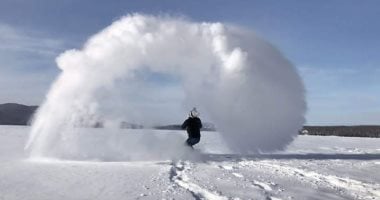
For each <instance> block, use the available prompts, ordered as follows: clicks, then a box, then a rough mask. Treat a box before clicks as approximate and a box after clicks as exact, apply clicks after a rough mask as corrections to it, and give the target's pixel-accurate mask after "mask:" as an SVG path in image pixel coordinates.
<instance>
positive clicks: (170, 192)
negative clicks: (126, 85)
mask: <svg viewBox="0 0 380 200" xmlns="http://www.w3.org/2000/svg"><path fill="white" fill-rule="evenodd" d="M97 131H98V132H101V131H102V129H98V130H97ZM120 132H121V133H120V134H119V137H122V138H121V139H120V140H121V141H123V140H132V141H133V138H135V137H137V136H138V135H140V134H153V135H155V136H154V137H161V136H162V135H173V136H176V137H178V136H179V137H183V139H185V134H184V133H183V132H176V131H163V130H162V131H152V130H151V131H147V132H148V133H144V131H141V130H136V131H133V130H120ZM28 133H29V127H17V126H1V127H0V199H1V200H3V199H4V200H13V199H33V200H34V199H36V200H37V199H38V200H56V199H64V200H70V199H78V200H79V199H81V200H83V199H88V200H93V199H104V200H106V199H107V200H112V199H117V200H121V199H273V200H274V199H380V170H379V167H380V139H373V138H341V137H320V136H299V137H298V138H297V139H296V140H295V142H294V143H293V144H292V145H290V146H289V147H288V149H287V150H286V151H283V152H278V153H273V154H264V155H263V154H262V155H245V156H244V155H238V154H234V153H231V151H229V150H228V148H227V147H226V146H225V145H223V141H222V140H221V138H220V137H219V134H218V133H215V132H203V135H202V136H203V137H202V140H201V143H200V144H199V145H197V146H196V150H195V151H194V152H193V154H192V155H184V156H183V158H182V159H181V158H177V159H162V160H159V159H158V160H147V159H145V160H140V161H138V160H133V161H131V160H128V159H125V160H107V161H99V160H98V161H96V160H93V161H62V160H40V161H33V160H28V158H27V155H26V153H24V144H25V142H26V140H27V135H28ZM103 134H104V133H103ZM94 137H96V134H94ZM158 141H160V140H158ZM94 148H96V147H94Z"/></svg>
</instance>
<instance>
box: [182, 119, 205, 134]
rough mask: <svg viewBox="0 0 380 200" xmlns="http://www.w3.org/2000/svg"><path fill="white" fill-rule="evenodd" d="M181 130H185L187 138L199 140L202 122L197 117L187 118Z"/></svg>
mask: <svg viewBox="0 0 380 200" xmlns="http://www.w3.org/2000/svg"><path fill="white" fill-rule="evenodd" d="M181 127H182V129H186V131H187V134H188V135H189V138H200V137H201V131H200V129H201V128H202V122H201V120H200V119H199V118H198V117H193V118H192V117H189V118H187V119H186V120H185V121H184V122H183V124H182V126H181Z"/></svg>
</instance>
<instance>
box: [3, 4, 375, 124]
mask: <svg viewBox="0 0 380 200" xmlns="http://www.w3.org/2000/svg"><path fill="white" fill-rule="evenodd" d="M379 8H380V1H377V0H365V1H357V0H331V1H330V0H329V1H327V0H320V1H303V0H287V1H274V0H269V1H268V0H261V1H255V0H252V1H245V0H236V1H227V0H226V1H223V0H214V1H210V0H202V1H201V0H199V1H174V0H173V1H169V0H164V1H153V0H151V1H148V0H139V1H132V0H130V1H126V0H109V1H93V0H91V1H90V0H81V1H76V0H65V1H58V0H28V1H25V0H0V103H7V102H16V103H22V104H29V105H38V104H40V103H41V102H42V100H43V99H44V95H45V94H46V92H47V91H48V89H49V86H50V84H51V83H52V81H53V80H54V79H55V78H56V76H57V75H58V73H59V70H58V68H57V67H56V64H55V61H54V59H55V57H56V56H57V55H59V54H60V53H62V52H63V51H64V50H66V49H71V48H80V47H81V46H82V45H83V43H84V42H85V41H86V39H87V38H88V37H89V36H91V35H93V34H95V33H96V32H98V31H99V30H101V29H103V28H104V27H106V26H108V25H109V24H111V23H112V22H113V21H115V20H116V19H118V18H120V17H121V16H123V15H126V14H128V13H133V12H140V13H144V14H154V15H157V14H170V15H174V16H175V15H179V16H186V17H188V18H189V19H191V20H194V21H211V22H213V21H220V22H226V23H234V24H238V25H242V26H246V27H249V28H251V29H253V30H255V31H256V33H257V34H258V35H259V36H260V37H261V38H264V39H266V40H268V41H269V42H271V43H272V44H274V45H275V46H276V47H277V48H278V49H279V50H280V51H281V52H282V53H283V54H284V55H285V56H286V57H287V58H288V59H289V60H290V61H291V62H292V63H293V64H294V65H295V67H296V68H297V69H298V71H299V72H300V74H301V76H302V78H303V80H304V83H305V87H306V89H307V102H308V107H309V109H308V113H307V116H306V118H307V124H313V125H314V124H316V125H322V124H323V125H331V124H343V125H351V124H380V92H379V91H380V78H379V77H380V26H379V22H378V20H379V19H380V9H379ZM152 78H153V79H157V80H155V81H156V82H158V83H162V84H168V82H167V80H165V79H164V80H161V79H160V77H152ZM169 84H170V83H169ZM173 84H175V82H174V83H173ZM174 94H175V93H174ZM171 99H172V101H175V100H176V98H171ZM169 103H170V102H169Z"/></svg>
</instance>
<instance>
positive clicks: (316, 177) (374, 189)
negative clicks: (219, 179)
mask: <svg viewBox="0 0 380 200" xmlns="http://www.w3.org/2000/svg"><path fill="white" fill-rule="evenodd" d="M239 166H242V167H244V166H253V167H255V168H261V169H263V170H268V171H272V172H275V173H276V174H278V175H282V176H287V177H296V178H297V180H301V181H304V182H309V183H311V184H313V185H315V186H317V187H321V186H327V187H328V188H331V189H334V190H336V191H338V192H339V193H346V194H349V195H351V196H353V197H354V198H356V199H380V184H378V183H373V184H371V183H364V182H361V181H358V180H354V179H350V178H343V177H338V176H335V175H324V174H320V173H317V172H315V171H307V170H304V169H300V168H296V167H291V166H284V165H280V164H274V163H272V162H268V161H241V162H239Z"/></svg>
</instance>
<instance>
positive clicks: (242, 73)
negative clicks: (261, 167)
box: [27, 14, 306, 157]
mask: <svg viewBox="0 0 380 200" xmlns="http://www.w3.org/2000/svg"><path fill="white" fill-rule="evenodd" d="M57 63H58V66H59V68H60V69H62V73H61V74H60V76H59V77H58V78H57V80H56V82H55V83H54V85H53V86H52V88H51V90H50V92H49V94H48V96H47V99H46V101H45V103H44V104H43V106H42V107H41V109H40V110H39V112H38V114H37V116H36V119H35V121H34V123H33V128H32V132H31V136H30V139H29V142H28V144H27V148H29V149H30V150H31V155H32V156H36V157H38V156H48V157H49V156H50V157H61V156H62V152H66V153H67V152H68V151H70V152H72V151H74V150H75V149H77V150H78V152H80V150H81V148H80V146H78V143H80V142H81V141H78V140H79V139H74V140H72V139H68V138H76V137H77V136H76V135H78V134H77V132H78V131H79V132H80V131H81V129H78V128H73V127H78V126H83V125H91V124H92V123H94V122H96V121H97V120H99V119H100V118H102V119H106V120H108V122H110V123H109V124H110V126H111V125H112V124H113V123H112V122H114V121H117V120H118V119H120V117H121V115H119V114H118V113H119V111H120V109H126V110H127V112H124V113H127V115H125V116H122V117H126V118H127V120H132V121H133V120H136V121H137V120H141V121H139V122H140V123H144V124H146V123H151V120H154V119H152V118H151V117H150V116H154V114H155V109H154V107H156V108H157V107H160V106H167V107H170V105H165V98H173V97H171V96H169V95H173V94H172V93H170V92H169V94H161V93H158V92H152V91H149V90H147V91H148V93H147V91H146V90H145V88H146V87H145V86H146V84H142V85H139V84H138V82H139V81H141V77H140V75H139V74H141V73H143V72H149V73H156V74H166V75H167V76H169V77H175V79H178V80H179V81H180V83H181V85H182V88H183V89H182V91H183V95H184V96H185V102H184V103H183V104H182V105H183V107H182V108H178V110H179V111H181V109H182V110H185V109H184V107H185V105H195V106H197V107H199V110H200V111H201V112H202V113H204V114H205V115H207V116H208V117H209V118H210V120H211V121H212V122H214V123H215V124H216V126H217V127H218V130H219V131H220V132H221V134H222V135H223V137H224V138H225V139H226V142H227V144H228V145H229V146H230V147H231V149H233V150H234V151H236V152H241V153H250V152H257V151H260V150H262V151H271V150H278V149H281V148H283V147H285V146H286V145H287V144H288V143H290V142H291V141H292V140H293V137H295V136H296V135H297V131H298V129H299V128H300V127H301V126H302V124H303V123H304V112H305V109H306V104H305V101H304V88H303V84H302V82H301V80H300V78H299V76H298V74H297V72H296V71H295V70H294V68H293V66H292V65H291V64H290V63H289V62H288V61H287V60H286V59H285V58H283V56H282V55H281V53H280V52H278V51H277V50H276V49H275V48H274V47H273V46H271V45H270V44H268V43H267V42H265V41H263V40H261V39H259V38H257V37H256V36H255V35H254V34H253V33H252V32H251V31H248V30H244V29H243V28H238V27H234V26H231V25H223V24H221V23H195V22H191V21H187V20H183V19H178V18H171V17H155V16H146V15H140V14H135V15H129V16H126V17H123V18H122V19H120V20H118V21H116V22H114V23H113V24H112V25H110V26H109V27H107V28H105V29H104V30H102V31H101V32H99V33H97V34H96V35H94V36H93V37H91V38H90V39H89V40H88V41H87V42H86V44H85V45H84V47H83V48H82V49H80V50H76V49H73V50H68V51H66V52H65V53H63V54H61V55H60V56H59V57H58V58H57ZM157 84H159V82H157ZM120 88H123V90H121V89H120ZM120 91H122V92H120ZM139 95H140V96H145V97H151V99H152V100H155V99H156V100H159V102H154V103H153V104H152V105H145V104H141V105H140V107H136V106H133V107H132V106H129V105H130V104H129V102H133V101H134V98H135V97H136V96H139ZM178 95H180V94H178ZM174 98H175V97H174ZM120 99H123V100H124V101H120ZM149 101H151V100H149ZM115 102H116V103H115ZM151 102H152V101H151ZM178 105H181V104H178ZM149 107H151V108H149ZM146 108H149V109H146ZM164 114H165V113H164ZM82 139H83V138H82ZM82 139H80V140H82ZM69 141H71V142H69ZM105 145H106V144H105ZM136 145H137V146H149V144H146V143H144V141H140V142H139V143H138V144H136ZM162 145H163V146H162V147H164V146H165V147H166V148H167V145H168V144H165V143H164V144H162ZM169 146H170V145H169ZM97 148H101V147H100V146H97ZM132 149H133V148H132ZM82 150H83V149H82ZM144 153H146V154H149V153H151V152H144ZM74 154H75V152H74V153H72V155H74ZM66 157H67V155H66ZM69 157H70V156H69ZM74 157H75V156H74ZM93 157H94V156H93Z"/></svg>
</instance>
